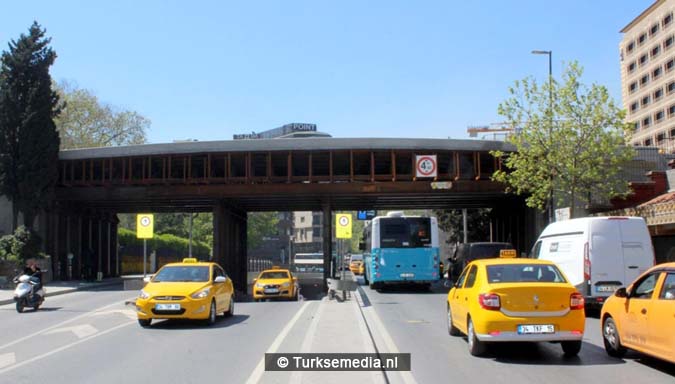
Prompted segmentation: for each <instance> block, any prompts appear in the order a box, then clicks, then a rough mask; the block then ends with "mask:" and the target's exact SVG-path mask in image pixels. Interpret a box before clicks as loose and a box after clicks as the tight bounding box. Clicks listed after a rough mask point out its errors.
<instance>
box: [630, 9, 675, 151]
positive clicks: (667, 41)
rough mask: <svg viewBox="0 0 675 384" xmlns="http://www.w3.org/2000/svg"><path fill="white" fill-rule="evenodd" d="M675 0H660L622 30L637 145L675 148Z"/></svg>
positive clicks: (631, 113) (667, 149)
mask: <svg viewBox="0 0 675 384" xmlns="http://www.w3.org/2000/svg"><path fill="white" fill-rule="evenodd" d="M673 13H675V0H657V1H655V2H654V4H652V5H651V6H650V7H649V8H647V9H646V10H645V11H644V12H642V13H641V14H640V15H639V16H638V17H636V18H635V19H634V20H633V21H631V22H630V23H629V24H628V25H627V26H625V27H624V28H623V29H622V30H621V32H622V33H623V40H622V41H621V43H620V45H619V50H620V57H621V85H622V97H623V105H624V108H625V109H626V111H627V115H626V119H627V121H629V122H630V123H632V124H634V126H635V130H634V132H633V134H632V135H631V137H630V143H631V145H634V146H647V147H659V148H661V149H663V151H664V152H667V153H675V20H674V19H673V17H674V16H673Z"/></svg>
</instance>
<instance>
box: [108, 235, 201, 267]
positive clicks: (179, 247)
mask: <svg viewBox="0 0 675 384" xmlns="http://www.w3.org/2000/svg"><path fill="white" fill-rule="evenodd" d="M117 237H118V239H119V244H120V246H121V247H123V248H122V255H128V256H143V239H138V238H136V232H134V231H130V230H128V229H125V228H120V229H119V230H118V231H117ZM189 247H190V242H189V240H188V239H185V238H182V237H178V236H174V235H170V234H155V236H154V237H153V238H152V239H148V255H150V253H152V252H153V251H155V252H156V254H157V256H163V257H177V258H183V257H187V256H188V251H189ZM210 254H211V247H209V246H208V245H207V244H205V243H203V242H201V241H196V240H192V255H193V256H194V257H196V258H198V259H201V260H207V259H209V255H210Z"/></svg>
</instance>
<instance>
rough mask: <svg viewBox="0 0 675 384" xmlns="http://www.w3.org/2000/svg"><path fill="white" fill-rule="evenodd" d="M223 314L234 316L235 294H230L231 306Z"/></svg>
mask: <svg viewBox="0 0 675 384" xmlns="http://www.w3.org/2000/svg"><path fill="white" fill-rule="evenodd" d="M223 314H224V315H225V317H232V316H233V315H234V295H232V296H230V307H229V308H228V310H227V311H225V312H224V313H223Z"/></svg>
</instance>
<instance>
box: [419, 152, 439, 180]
mask: <svg viewBox="0 0 675 384" xmlns="http://www.w3.org/2000/svg"><path fill="white" fill-rule="evenodd" d="M437 175H438V163H437V162H436V155H415V177H436V176H437Z"/></svg>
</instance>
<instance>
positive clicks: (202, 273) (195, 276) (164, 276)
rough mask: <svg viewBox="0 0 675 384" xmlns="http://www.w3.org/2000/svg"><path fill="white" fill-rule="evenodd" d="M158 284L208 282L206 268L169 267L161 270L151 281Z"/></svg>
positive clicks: (207, 270)
mask: <svg viewBox="0 0 675 384" xmlns="http://www.w3.org/2000/svg"><path fill="white" fill-rule="evenodd" d="M152 281H153V282H155V283H159V282H204V281H209V267H207V266H171V267H164V268H162V269H161V270H160V271H159V272H157V274H156V275H155V278H154V279H153V280H152Z"/></svg>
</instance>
